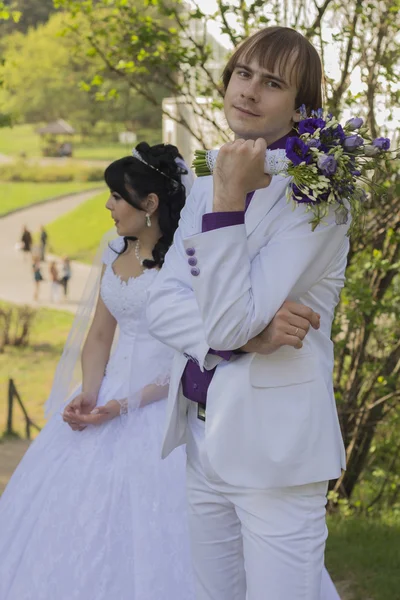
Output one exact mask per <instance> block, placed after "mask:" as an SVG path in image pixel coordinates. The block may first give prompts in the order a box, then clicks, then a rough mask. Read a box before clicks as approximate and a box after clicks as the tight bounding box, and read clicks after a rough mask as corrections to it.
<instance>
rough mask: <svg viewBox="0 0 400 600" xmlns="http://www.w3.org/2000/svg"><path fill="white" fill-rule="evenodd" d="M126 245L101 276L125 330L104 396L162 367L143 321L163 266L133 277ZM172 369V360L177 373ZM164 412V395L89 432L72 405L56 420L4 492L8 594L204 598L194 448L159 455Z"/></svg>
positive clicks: (15, 599) (116, 394) (0, 519)
mask: <svg viewBox="0 0 400 600" xmlns="http://www.w3.org/2000/svg"><path fill="white" fill-rule="evenodd" d="M117 256H118V255H117V254H115V253H114V252H112V250H110V251H109V253H108V257H109V258H108V260H106V261H105V262H106V264H107V266H106V269H105V272H104V276H103V279H102V283H101V292H100V293H101V296H102V299H103V301H104V302H105V304H106V306H107V307H108V309H109V311H110V312H111V313H112V315H113V316H114V317H115V319H116V320H117V322H118V327H119V338H118V342H117V346H116V349H115V351H114V353H113V354H112V356H111V358H110V361H109V363H108V365H107V369H106V373H105V376H104V379H103V382H102V385H101V389H100V393H99V399H98V405H103V404H105V403H107V402H108V401H109V400H112V399H116V398H117V399H119V398H123V397H124V393H126V394H128V388H129V381H130V380H132V378H133V379H135V377H136V376H137V378H138V379H140V381H142V382H146V381H148V382H151V381H153V378H152V372H153V371H154V370H157V372H159V373H160V372H162V368H160V360H161V361H162V358H161V359H160V356H155V354H154V348H155V345H156V346H157V345H158V346H159V343H158V342H156V341H155V340H153V339H152V338H151V337H150V336H149V334H148V332H147V330H146V327H145V326H143V323H145V304H146V297H147V289H148V287H149V286H150V285H151V283H152V282H153V280H154V277H156V274H157V271H156V270H147V271H144V273H143V274H142V275H141V276H140V277H137V278H135V279H130V280H128V281H127V282H125V281H122V280H121V279H120V278H119V277H118V276H117V275H116V274H115V273H114V271H113V264H112V263H113V261H114V260H115V259H116V258H117ZM138 351H139V353H140V356H139V355H138V356H137V359H136V354H133V353H134V352H135V353H137V352H138ZM158 354H159V355H160V352H159V351H158ZM154 361H157V364H156V365H155V364H154ZM135 365H136V367H135ZM155 367H157V369H155ZM135 368H137V373H135ZM132 369H133V372H132ZM169 369H170V361H169V360H166V361H165V379H166V380H167V378H168V374H169ZM158 383H162V382H158ZM164 412H165V400H161V401H158V402H154V403H153V404H149V405H147V406H145V407H143V408H140V409H137V410H133V411H129V410H128V413H127V414H123V415H121V417H118V418H116V419H113V420H112V421H109V422H107V423H105V424H104V425H102V426H98V427H94V426H90V427H88V428H86V429H85V430H84V431H82V432H74V431H72V430H71V429H70V427H69V426H68V425H67V424H66V423H64V422H63V421H62V418H61V414H56V415H55V416H54V417H53V418H52V419H51V420H50V421H49V422H48V423H47V425H46V426H45V427H44V429H43V431H42V432H41V433H40V435H39V436H38V437H37V438H36V440H35V441H34V442H33V444H32V445H31V447H30V448H29V450H28V452H27V453H26V455H25V457H24V458H23V460H22V461H21V463H20V465H19V466H18V468H17V470H16V471H15V473H14V475H13V476H12V478H11V480H10V482H9V485H8V487H7V489H6V490H5V492H4V494H3V496H2V498H1V500H0V598H1V600H193V599H194V592H193V591H192V571H191V561H190V552H189V548H188V538H187V529H186V514H185V513H186V507H185V451H184V449H183V448H182V447H181V448H178V449H177V451H175V452H174V453H173V454H172V455H171V456H170V457H169V458H168V459H166V460H163V461H162V460H161V459H160V455H161V450H160V445H161V440H162V433H163V426H164Z"/></svg>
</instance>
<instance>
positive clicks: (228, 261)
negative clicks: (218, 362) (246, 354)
mask: <svg viewBox="0 0 400 600" xmlns="http://www.w3.org/2000/svg"><path fill="white" fill-rule="evenodd" d="M285 211H287V213H286V215H288V214H289V216H286V218H285V219H283V218H282V216H281V221H280V225H279V226H277V228H276V231H275V232H274V234H273V235H272V236H271V238H270V239H269V241H268V242H267V243H266V244H265V245H264V246H262V247H261V249H260V251H259V253H258V254H257V255H256V256H255V257H254V259H253V260H251V259H250V256H249V252H248V248H247V235H246V228H245V225H243V224H238V225H234V226H232V227H225V228H223V229H216V230H212V231H208V232H206V233H200V234H197V235H194V236H192V237H190V238H186V239H184V241H183V246H184V248H186V249H187V248H191V249H193V251H194V253H195V256H196V258H197V268H196V270H195V271H193V270H192V272H191V278H192V283H191V285H192V287H193V289H194V293H195V296H196V299H197V304H198V307H199V311H200V318H201V322H202V325H203V330H204V336H205V341H206V344H207V345H209V346H211V347H212V348H215V349H216V350H232V349H236V348H240V347H241V346H243V345H245V344H246V343H247V342H248V341H249V340H250V339H252V338H254V337H255V336H257V335H258V334H259V333H260V332H261V331H262V330H263V329H265V327H266V326H267V325H268V324H269V323H270V322H271V320H272V319H273V317H274V315H275V314H276V312H277V311H278V310H279V308H280V307H281V306H282V304H283V302H284V301H285V300H286V299H288V298H292V299H299V298H300V297H301V296H302V295H303V294H304V293H306V292H308V291H309V290H310V289H311V288H312V287H313V285H314V284H315V283H317V282H318V281H319V280H320V279H322V278H324V276H325V275H326V274H327V272H328V271H329V268H330V267H332V265H333V264H335V262H336V261H338V260H339V259H340V260H345V258H343V257H345V256H346V255H347V251H348V245H349V242H348V238H347V237H346V234H347V229H348V226H345V225H336V223H335V215H334V212H333V211H332V212H331V213H330V214H329V215H328V216H327V217H326V219H325V221H326V223H325V224H320V225H319V226H318V227H317V229H316V230H315V231H311V226H310V224H309V220H310V214H309V213H307V212H306V210H305V209H304V207H301V206H300V207H297V208H296V209H295V210H294V211H293V212H292V213H291V215H290V213H289V211H291V208H290V207H289V206H288V207H287V209H285ZM188 272H190V269H188Z"/></svg>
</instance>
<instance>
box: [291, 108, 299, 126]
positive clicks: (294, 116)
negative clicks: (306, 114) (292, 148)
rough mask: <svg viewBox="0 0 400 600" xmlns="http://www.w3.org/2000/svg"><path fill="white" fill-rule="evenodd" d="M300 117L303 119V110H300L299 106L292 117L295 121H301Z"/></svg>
mask: <svg viewBox="0 0 400 600" xmlns="http://www.w3.org/2000/svg"><path fill="white" fill-rule="evenodd" d="M300 119H301V110H300V108H298V109H297V110H295V111H294V113H293V117H292V120H293V123H298V122H299V121H300Z"/></svg>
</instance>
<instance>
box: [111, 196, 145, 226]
mask: <svg viewBox="0 0 400 600" xmlns="http://www.w3.org/2000/svg"><path fill="white" fill-rule="evenodd" d="M106 208H107V209H108V210H109V211H110V212H111V217H112V218H113V219H114V222H115V227H116V229H117V233H118V235H121V236H124V235H128V236H134V237H139V236H140V233H141V232H142V231H143V230H144V228H145V227H146V212H145V211H144V210H139V209H137V208H134V207H133V206H132V205H131V204H129V203H128V202H127V201H126V200H124V199H123V198H122V196H120V195H119V194H117V192H113V191H112V190H110V197H109V198H108V200H107V202H106Z"/></svg>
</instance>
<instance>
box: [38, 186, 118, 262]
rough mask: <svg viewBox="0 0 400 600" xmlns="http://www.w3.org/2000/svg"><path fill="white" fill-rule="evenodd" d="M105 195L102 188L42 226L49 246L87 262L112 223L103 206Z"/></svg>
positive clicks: (58, 252) (60, 253)
mask: <svg viewBox="0 0 400 600" xmlns="http://www.w3.org/2000/svg"><path fill="white" fill-rule="evenodd" d="M107 198H108V192H103V193H101V194H99V195H97V196H95V197H94V198H91V199H90V200H87V201H86V202H84V203H83V204H81V205H80V206H78V207H77V208H75V210H73V211H71V212H70V213H68V214H66V215H64V216H62V217H60V218H59V219H57V220H56V221H53V223H51V224H50V225H49V226H48V227H47V228H46V229H47V231H48V234H49V239H50V250H51V251H52V252H53V253H54V254H57V255H58V256H62V255H68V256H69V257H70V258H72V259H74V260H80V261H83V262H88V263H91V262H92V260H93V258H94V256H95V254H96V250H97V248H98V246H99V242H100V240H101V238H102V236H103V235H104V233H105V232H106V231H108V230H109V229H111V227H112V226H113V222H112V220H111V218H110V214H109V211H108V210H106V208H105V203H106V201H107Z"/></svg>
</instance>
